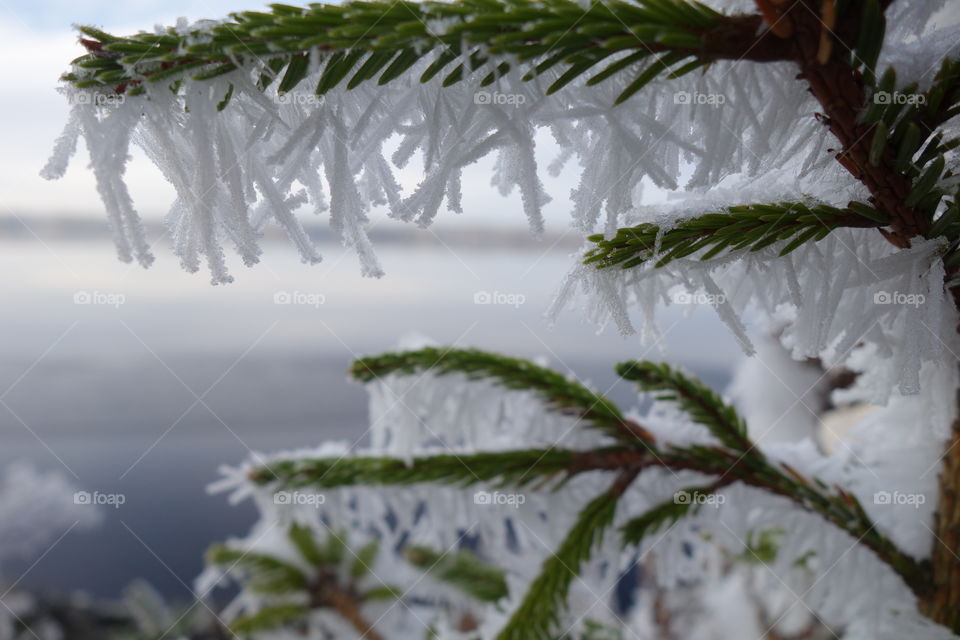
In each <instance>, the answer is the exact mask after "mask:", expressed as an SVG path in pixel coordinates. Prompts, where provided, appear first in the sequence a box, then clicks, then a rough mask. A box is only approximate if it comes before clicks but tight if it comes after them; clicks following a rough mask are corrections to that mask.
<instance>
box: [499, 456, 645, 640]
mask: <svg viewBox="0 0 960 640" xmlns="http://www.w3.org/2000/svg"><path fill="white" fill-rule="evenodd" d="M636 476H637V471H636V470H626V471H622V472H621V473H620V474H618V475H617V478H616V479H615V480H614V482H613V484H612V485H611V486H610V488H609V489H608V490H607V491H605V492H604V493H602V494H601V495H599V496H597V497H596V498H594V499H593V500H592V501H591V502H590V503H589V504H587V506H586V507H584V509H583V510H582V511H581V512H580V515H579V516H578V517H577V522H576V523H575V524H574V525H573V527H572V528H571V529H570V531H569V532H568V533H567V535H566V537H565V538H564V540H563V542H561V543H560V546H559V547H558V548H557V550H556V551H555V552H554V553H553V555H551V556H550V557H549V558H547V559H546V560H545V561H544V563H543V567H542V569H541V571H540V575H539V576H537V578H536V579H535V580H534V581H533V583H532V584H531V585H530V588H529V590H528V591H527V593H526V595H525V596H524V598H523V602H521V603H520V606H519V607H518V608H517V609H516V611H514V612H513V615H512V616H511V617H510V620H509V621H508V622H507V624H506V626H505V627H504V628H503V629H502V630H501V631H500V633H499V634H498V635H497V639H498V640H529V639H531V638H532V639H543V640H551V639H552V638H553V635H552V634H553V633H554V632H555V631H556V627H557V625H558V623H559V613H558V612H559V610H560V608H561V607H563V606H564V603H565V602H566V599H567V593H568V592H569V590H570V585H571V584H572V583H573V580H574V578H576V577H577V575H578V574H579V572H580V568H581V566H582V565H583V564H584V563H585V562H587V561H588V560H589V559H590V556H591V554H592V553H593V548H594V547H595V546H596V545H597V544H599V542H600V540H601V539H602V537H603V534H604V531H605V530H606V529H607V528H608V527H609V526H610V524H611V523H612V522H613V518H614V516H615V515H616V510H617V502H618V500H619V499H620V496H622V495H623V493H624V491H626V490H627V488H628V487H629V486H630V484H631V483H632V482H633V480H634V479H635V478H636Z"/></svg>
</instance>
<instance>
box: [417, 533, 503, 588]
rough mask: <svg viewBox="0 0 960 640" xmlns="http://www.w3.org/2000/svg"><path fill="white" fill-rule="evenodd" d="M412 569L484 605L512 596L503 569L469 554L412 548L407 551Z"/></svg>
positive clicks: (418, 547)
mask: <svg viewBox="0 0 960 640" xmlns="http://www.w3.org/2000/svg"><path fill="white" fill-rule="evenodd" d="M404 557H405V558H406V559H407V562H409V563H410V564H411V565H413V566H415V567H417V568H418V569H423V570H424V571H425V572H426V575H428V576H430V577H431V578H433V579H435V580H439V581H441V582H445V583H447V584H449V585H451V586H453V587H456V588H457V589H459V590H460V591H463V592H464V593H466V594H467V595H469V596H472V597H474V598H476V599H477V600H481V601H483V602H497V601H499V600H502V599H503V598H505V597H506V596H507V595H508V594H509V590H508V588H507V581H506V578H505V577H504V572H503V570H502V569H500V568H498V567H496V566H494V565H491V564H487V563H486V562H482V561H480V560H479V559H478V558H477V557H476V556H475V555H474V554H473V553H470V552H469V551H449V552H447V553H441V552H439V551H435V550H433V549H431V548H429V547H423V546H411V547H407V549H406V550H405V551H404Z"/></svg>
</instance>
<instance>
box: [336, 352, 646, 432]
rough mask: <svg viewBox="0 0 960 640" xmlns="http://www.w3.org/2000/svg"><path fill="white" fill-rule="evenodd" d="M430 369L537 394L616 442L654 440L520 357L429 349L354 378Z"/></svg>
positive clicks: (380, 362)
mask: <svg viewBox="0 0 960 640" xmlns="http://www.w3.org/2000/svg"><path fill="white" fill-rule="evenodd" d="M428 370H429V371H431V372H432V373H434V374H435V375H446V374H449V373H462V374H464V375H466V376H467V378H469V379H471V380H479V379H489V380H491V381H492V382H494V383H495V384H498V385H500V386H503V387H505V388H507V389H515V390H523V391H532V392H534V393H535V394H537V395H538V396H539V397H540V398H541V399H542V400H543V401H544V402H545V403H546V405H547V406H548V407H549V408H551V409H553V410H555V411H558V412H560V413H564V414H569V415H574V416H577V417H578V418H580V419H581V420H583V421H584V422H585V423H587V424H588V425H589V426H591V427H594V428H597V429H600V430H602V431H604V432H606V433H607V434H608V435H610V436H612V437H615V438H618V439H620V440H622V441H626V442H630V443H633V444H636V443H638V441H639V442H640V443H643V442H646V441H648V440H649V439H650V435H649V434H648V433H647V432H646V430H644V429H643V428H642V427H640V426H639V425H637V424H636V423H634V422H632V421H630V420H627V419H626V418H624V416H623V414H622V412H621V411H620V409H619V408H618V407H617V406H616V405H615V404H614V403H613V402H612V401H610V400H609V399H607V398H605V397H604V396H602V395H600V394H598V393H596V392H594V391H592V390H590V389H588V388H587V387H585V386H584V385H582V384H580V383H579V382H576V381H574V380H570V379H568V378H567V377H565V376H563V375H562V374H560V373H557V372H556V371H553V370H552V369H548V368H546V367H541V366H539V365H536V364H534V363H532V362H530V361H529V360H523V359H520V358H510V357H507V356H503V355H500V354H496V353H491V352H487V351H479V350H476V349H449V348H434V347H427V348H424V349H420V350H417V351H405V352H399V353H387V354H383V355H380V356H374V357H370V358H361V359H359V360H357V361H356V362H354V363H353V365H352V366H351V368H350V373H351V375H352V376H353V377H354V378H356V379H357V380H360V381H362V382H370V381H371V380H374V379H375V378H378V377H382V376H386V375H389V374H393V373H396V374H402V375H411V374H414V373H418V372H422V371H428Z"/></svg>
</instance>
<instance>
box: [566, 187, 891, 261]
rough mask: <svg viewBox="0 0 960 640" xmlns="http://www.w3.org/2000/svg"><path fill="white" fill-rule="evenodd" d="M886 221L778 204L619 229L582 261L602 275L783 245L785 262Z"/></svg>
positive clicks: (871, 213) (870, 211) (597, 238)
mask: <svg viewBox="0 0 960 640" xmlns="http://www.w3.org/2000/svg"><path fill="white" fill-rule="evenodd" d="M887 222H888V220H887V219H886V218H885V217H884V215H883V214H882V213H880V212H879V211H877V210H876V209H874V208H873V207H871V206H869V205H865V204H863V203H859V202H851V203H849V204H848V205H847V207H846V208H844V209H839V208H837V207H833V206H830V205H827V204H822V203H821V204H807V203H803V202H778V203H771V204H748V205H738V206H733V207H727V209H726V211H725V212H724V213H708V214H705V215H702V216H698V217H696V218H691V219H689V220H684V221H681V222H679V223H677V224H676V225H674V226H673V227H671V228H669V229H665V230H664V229H661V228H660V227H659V226H658V225H656V224H652V223H643V224H640V225H637V226H633V227H623V228H621V229H617V232H616V234H615V235H614V237H612V238H609V239H608V238H605V237H604V236H603V234H597V235H592V236H589V237H588V240H589V241H590V242H593V243H595V245H596V246H595V247H593V248H592V249H590V250H589V251H587V253H586V254H585V255H584V259H583V262H584V264H593V265H596V267H597V268H598V269H606V268H610V267H614V266H619V267H620V268H621V269H630V268H633V267H637V266H640V265H643V264H646V263H648V262H650V261H653V260H654V259H656V262H655V263H654V264H655V266H656V267H662V266H664V265H667V264H669V263H670V262H672V261H673V260H676V259H678V258H685V257H687V256H690V255H693V254H695V253H697V252H701V251H702V253H701V254H700V259H701V260H708V259H710V258H713V257H715V256H718V255H722V254H724V253H733V252H737V251H759V250H761V249H763V248H765V247H768V246H770V245H772V244H775V243H777V242H784V243H785V244H784V246H783V247H782V248H781V249H780V251H779V255H781V256H784V255H787V254H789V253H791V252H792V251H794V250H796V249H797V248H799V247H800V246H801V245H802V244H805V243H807V242H818V241H820V240H822V239H823V238H825V237H826V236H827V235H828V234H829V233H830V232H832V231H834V230H835V229H838V228H840V227H879V226H883V225H884V224H886V223H887Z"/></svg>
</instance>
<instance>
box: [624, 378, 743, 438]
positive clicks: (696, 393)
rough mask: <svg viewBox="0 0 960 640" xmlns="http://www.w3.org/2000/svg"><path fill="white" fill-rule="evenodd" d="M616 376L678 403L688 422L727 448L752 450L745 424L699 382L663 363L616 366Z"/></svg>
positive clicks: (715, 393) (731, 408)
mask: <svg viewBox="0 0 960 640" xmlns="http://www.w3.org/2000/svg"><path fill="white" fill-rule="evenodd" d="M617 375H619V376H620V377H621V378H623V379H624V380H630V381H631V382H635V383H637V386H639V387H640V389H641V390H643V391H647V392H653V393H654V395H655V397H656V398H657V399H658V400H665V401H672V402H675V403H677V405H679V407H680V408H681V409H682V410H683V411H684V412H685V413H686V414H687V415H688V416H690V419H691V420H693V421H694V422H696V423H698V424H702V425H703V426H705V427H706V428H707V429H708V430H709V431H710V433H712V434H713V436H714V437H715V438H717V439H718V440H719V441H720V442H722V443H723V444H724V445H726V446H727V447H729V448H731V449H733V450H737V451H749V450H750V449H752V447H753V444H752V443H751V442H750V438H749V437H748V436H747V423H746V421H745V420H744V419H743V418H741V417H740V414H738V413H737V411H736V409H734V408H733V407H731V406H730V405H728V404H727V403H726V402H724V401H723V398H721V397H720V394H718V393H717V392H716V391H714V390H713V389H711V388H710V387H708V386H707V385H705V384H703V382H701V381H700V380H696V379H694V378H691V377H689V376H687V375H685V374H683V373H682V372H680V371H678V370H677V369H674V368H673V367H671V366H670V365H668V364H666V363H656V362H648V361H636V360H632V361H629V362H621V363H620V364H618V365H617Z"/></svg>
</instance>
